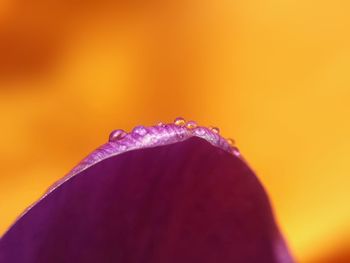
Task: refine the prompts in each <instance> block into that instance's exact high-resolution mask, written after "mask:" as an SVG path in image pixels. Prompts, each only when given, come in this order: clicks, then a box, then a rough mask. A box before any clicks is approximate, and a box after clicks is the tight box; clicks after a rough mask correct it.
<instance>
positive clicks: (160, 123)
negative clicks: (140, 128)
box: [157, 122, 165, 127]
mask: <svg viewBox="0 0 350 263" xmlns="http://www.w3.org/2000/svg"><path fill="white" fill-rule="evenodd" d="M164 125H165V124H164V123H163V122H158V123H157V126H158V127H164Z"/></svg>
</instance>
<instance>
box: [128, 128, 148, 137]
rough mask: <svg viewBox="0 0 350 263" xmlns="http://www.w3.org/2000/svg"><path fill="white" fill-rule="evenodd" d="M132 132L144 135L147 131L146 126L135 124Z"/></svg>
mask: <svg viewBox="0 0 350 263" xmlns="http://www.w3.org/2000/svg"><path fill="white" fill-rule="evenodd" d="M132 133H133V134H137V135H140V136H144V135H146V134H147V133H148V130H147V128H146V127H144V126H136V127H135V128H134V129H133V130H132Z"/></svg>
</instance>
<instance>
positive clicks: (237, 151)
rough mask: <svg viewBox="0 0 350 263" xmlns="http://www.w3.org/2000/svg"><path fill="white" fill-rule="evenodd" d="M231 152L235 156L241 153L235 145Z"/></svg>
mask: <svg viewBox="0 0 350 263" xmlns="http://www.w3.org/2000/svg"><path fill="white" fill-rule="evenodd" d="M232 152H233V154H234V155H236V156H240V155H241V153H240V151H239V149H238V148H237V147H232Z"/></svg>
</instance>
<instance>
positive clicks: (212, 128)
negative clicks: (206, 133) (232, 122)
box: [209, 126, 220, 134]
mask: <svg viewBox="0 0 350 263" xmlns="http://www.w3.org/2000/svg"><path fill="white" fill-rule="evenodd" d="M209 130H211V131H212V132H213V133H216V134H218V133H220V129H219V128H218V127H213V126H210V127H209Z"/></svg>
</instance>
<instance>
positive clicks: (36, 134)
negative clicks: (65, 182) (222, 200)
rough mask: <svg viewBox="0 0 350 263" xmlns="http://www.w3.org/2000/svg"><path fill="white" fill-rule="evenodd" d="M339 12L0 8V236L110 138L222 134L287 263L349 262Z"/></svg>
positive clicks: (346, 31) (341, 3) (6, 0)
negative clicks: (125, 133)
mask: <svg viewBox="0 0 350 263" xmlns="http://www.w3.org/2000/svg"><path fill="white" fill-rule="evenodd" d="M349 13H350V2H349V1H346V0H333V1H322V0H321V1H312V0H293V1H292V0H284V1H277V0H263V1H258V0H246V1H235V0H233V1H228V0H176V1H175V0H174V1H172V0H169V1H167V0H166V1H164V0H163V1H160V0H159V1H158V0H142V1H139V0H130V1H109V0H100V1H97V0H88V1H81V0H57V1H55V0H31V1H25V0H0V123H1V129H0V145H1V146H0V165H1V174H0V234H2V233H4V231H5V230H6V229H7V227H8V226H9V225H10V224H11V222H13V220H14V219H15V218H16V217H17V216H18V215H19V214H20V213H21V212H22V211H23V210H24V208H26V207H27V206H28V205H30V204H31V203H32V202H33V201H35V200H36V199H37V198H38V197H39V196H40V195H41V194H42V193H43V192H44V191H45V190H46V189H47V187H48V186H49V185H50V184H51V183H53V182H54V181H55V180H57V179H59V178H60V177H62V176H63V175H65V174H66V173H67V172H68V171H69V170H70V169H71V168H72V167H73V166H74V165H75V164H76V163H77V162H79V161H80V160H81V159H82V158H83V157H84V156H85V155H87V154H88V153H89V152H91V151H92V150H93V149H95V148H96V147H97V146H99V145H101V144H103V143H104V142H106V140H107V138H108V134H109V132H110V131H111V130H112V129H115V128H124V129H126V130H130V129H131V128H132V127H133V126H135V125H137V124H144V125H152V124H154V123H156V122H158V121H164V122H169V121H172V120H173V119H174V118H175V117H177V116H183V117H185V118H186V119H194V120H196V121H197V122H198V123H200V124H201V125H216V126H218V127H219V128H220V129H221V133H222V134H223V135H224V136H226V137H232V138H234V139H235V140H236V141H237V144H238V146H239V148H240V149H241V151H242V152H243V154H244V156H245V157H246V158H247V159H248V161H249V162H250V163H251V165H252V167H253V168H254V170H255V171H256V172H257V174H258V176H259V178H260V179H261V180H262V182H263V184H264V185H265V187H266V188H267V191H268V193H269V195H270V198H271V201H272V204H273V206H274V209H275V214H276V217H277V219H278V222H279V224H280V226H281V229H282V231H283V232H284V234H285V236H286V239H287V240H288V243H289V246H290V248H291V250H292V252H293V254H294V255H295V256H296V258H297V259H298V261H299V262H350V252H349V251H350V205H349V201H350V165H349V164H350V158H349V149H350V122H349V119H350V74H349V73H350V72H349V70H350V16H349Z"/></svg>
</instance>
